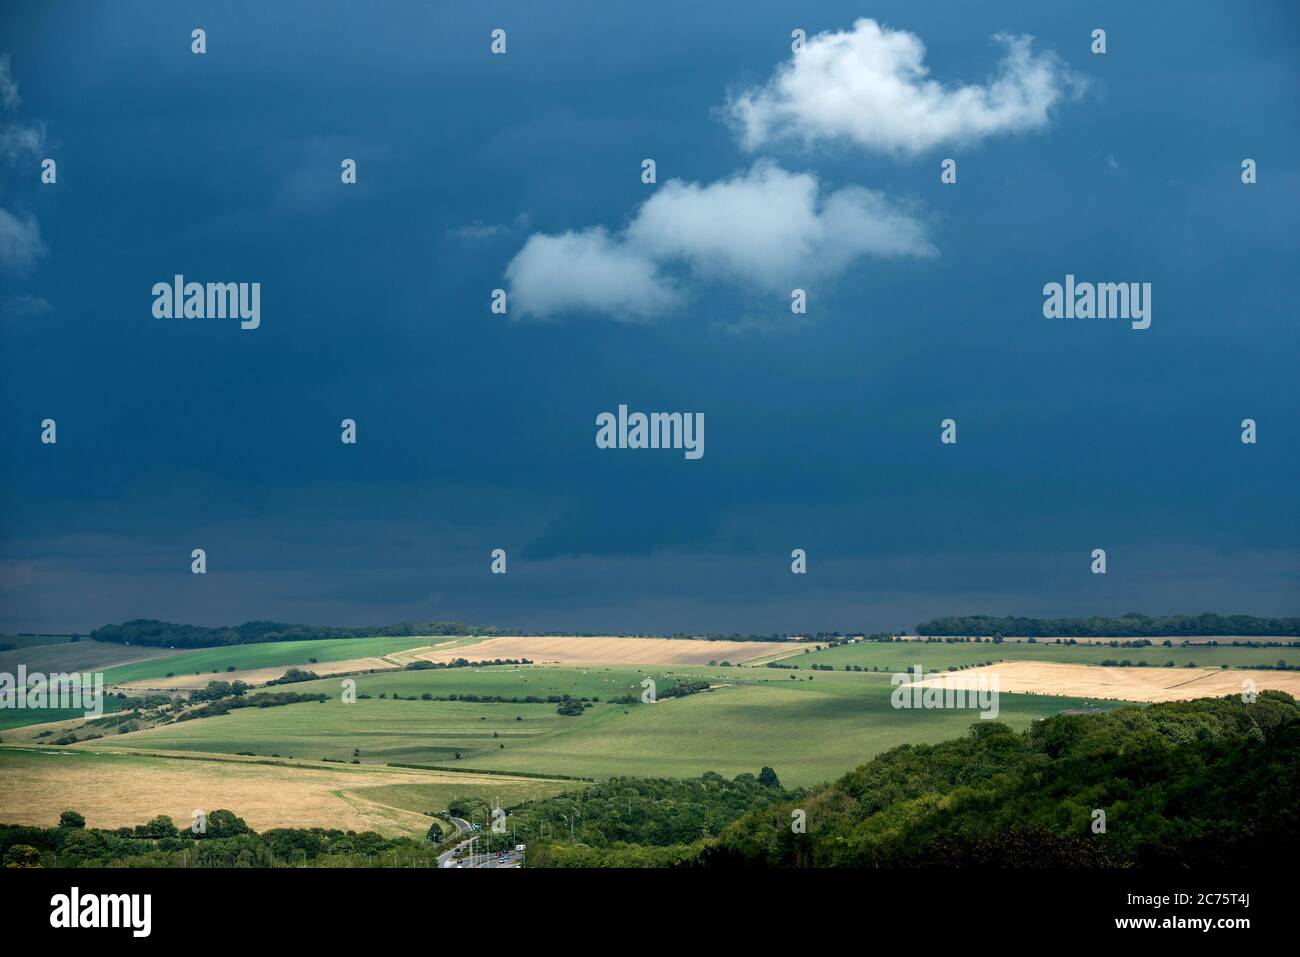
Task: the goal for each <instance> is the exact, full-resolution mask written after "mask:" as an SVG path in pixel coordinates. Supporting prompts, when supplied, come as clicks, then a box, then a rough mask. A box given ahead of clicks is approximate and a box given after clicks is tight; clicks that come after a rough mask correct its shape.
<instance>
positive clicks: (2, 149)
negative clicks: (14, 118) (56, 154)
mask: <svg viewBox="0 0 1300 957" xmlns="http://www.w3.org/2000/svg"><path fill="white" fill-rule="evenodd" d="M44 147H45V128H44V127H43V126H23V125H21V124H19V123H6V124H4V125H3V126H0V157H4V159H5V160H6V161H7V162H11V163H12V162H13V161H14V160H16V159H18V158H19V157H21V156H24V155H32V156H40V155H41V154H42V152H44Z"/></svg>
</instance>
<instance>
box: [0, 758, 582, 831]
mask: <svg viewBox="0 0 1300 957" xmlns="http://www.w3.org/2000/svg"><path fill="white" fill-rule="evenodd" d="M571 787H572V784H567V785H566V784H560V783H556V782H548V781H533V780H522V779H517V778H506V777H497V776H491V775H460V774H449V773H437V772H428V771H411V770H399V769H395V768H380V767H357V766H346V765H345V766H342V767H338V768H332V767H329V766H328V765H325V766H322V765H314V766H304V765H285V766H279V765H271V764H258V763H254V762H253V761H251V760H245V759H238V758H236V759H231V758H223V759H220V760H206V759H190V760H182V759H178V758H175V757H153V756H150V755H135V754H111V753H94V752H90V751H84V750H58V751H53V750H41V751H34V750H33V751H26V750H16V749H0V821H4V822H5V823H10V824H42V825H52V824H56V823H58V818H59V812H60V811H63V810H65V809H69V808H70V809H73V810H77V811H80V812H81V813H82V814H84V815H85V817H86V822H87V824H88V825H89V826H91V827H123V826H127V825H135V824H143V823H144V822H145V821H148V820H149V819H150V818H152V817H154V816H155V815H157V814H167V815H169V816H170V817H171V818H172V819H173V821H175V822H176V824H177V825H178V826H182V827H184V826H187V825H188V824H189V823H190V822H191V820H192V817H191V815H192V813H193V812H194V810H195V809H200V810H204V811H213V810H216V809H218V808H226V809H228V810H232V811H234V812H235V813H236V814H238V815H239V816H240V817H242V818H244V820H246V821H247V822H248V824H249V825H250V826H251V827H253V828H254V829H256V830H263V829H267V828H272V827H331V828H340V829H342V830H355V831H367V830H370V831H378V832H379V833H380V834H385V835H396V834H407V835H412V836H423V835H424V833H425V832H426V831H427V830H428V829H429V824H430V818H429V817H428V816H426V815H425V814H424V813H423V812H424V811H426V810H431V811H441V810H443V809H445V808H446V807H447V805H448V803H449V802H450V801H452V800H453V799H455V798H457V797H469V796H476V797H483V798H486V799H489V800H494V799H499V800H500V801H501V802H502V803H503V804H505V805H507V806H509V805H512V804H516V803H519V802H521V801H525V800H532V799H536V798H541V797H549V796H551V795H553V794H558V793H560V791H562V790H565V789H566V788H571Z"/></svg>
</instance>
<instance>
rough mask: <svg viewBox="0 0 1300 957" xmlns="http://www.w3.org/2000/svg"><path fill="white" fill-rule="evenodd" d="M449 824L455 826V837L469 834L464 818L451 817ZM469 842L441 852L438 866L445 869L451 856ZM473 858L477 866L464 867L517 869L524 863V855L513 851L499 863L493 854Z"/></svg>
mask: <svg viewBox="0 0 1300 957" xmlns="http://www.w3.org/2000/svg"><path fill="white" fill-rule="evenodd" d="M451 823H452V824H454V825H456V834H457V835H461V834H469V833H470V832H471V829H470V825H469V821H466V820H465V819H464V818H459V817H453V818H451ZM470 840H471V839H470V838H467V839H465V840H463V841H461V842H460V843H459V844H457V845H456V846H455V847H453V848H451V850H448V851H443V852H442V853H441V854H439V855H438V866H439V867H446V866H447V862H448V861H450V860H451V858H452V856H453V855H454V854H455V853H456V851H458V850H460V849H461V848H464V847H468V846H469V843H470ZM474 858H475V860H477V861H478V863H477V864H471V863H466V864H465V865H464V866H466V867H518V866H519V865H520V864H522V863H523V862H524V855H523V854H520V853H519V852H517V851H515V850H511V851H509V852H508V853H507V855H506V859H505V860H504V861H499V862H498V860H497V856H496V855H495V854H475V855H474Z"/></svg>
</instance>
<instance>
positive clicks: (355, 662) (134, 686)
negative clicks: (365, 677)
mask: <svg viewBox="0 0 1300 957" xmlns="http://www.w3.org/2000/svg"><path fill="white" fill-rule="evenodd" d="M291 667H294V668H299V669H300V670H302V671H310V672H313V673H314V674H316V675H319V676H320V677H322V678H324V677H326V676H328V675H342V674H349V673H354V672H358V671H386V670H392V669H396V668H400V667H402V665H401V664H399V663H398V662H397V661H390V660H389V659H388V658H386V657H385V658H352V659H349V660H347V661H321V662H317V663H316V664H306V663H304V664H301V665H277V666H276V667H274V668H246V669H244V670H243V671H220V672H215V673H207V674H201V675H175V676H174V677H171V678H142V679H140V680H139V681H125V682H123V683H121V684H118V685H114V686H113V690H115V691H125V692H127V693H130V694H139V693H141V692H145V691H191V690H193V689H195V688H206V687H207V686H208V682H209V681H242V682H244V684H249V685H263V684H266V683H267V682H268V681H271V680H272V679H275V678H279V677H281V676H282V675H283V674H284V673H285V672H286V671H288V670H289V668H291Z"/></svg>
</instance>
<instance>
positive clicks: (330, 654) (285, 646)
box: [104, 637, 475, 685]
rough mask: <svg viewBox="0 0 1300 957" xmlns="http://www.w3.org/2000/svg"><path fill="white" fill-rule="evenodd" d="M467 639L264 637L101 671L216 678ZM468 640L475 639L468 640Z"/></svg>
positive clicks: (115, 678) (127, 676) (137, 677)
mask: <svg viewBox="0 0 1300 957" xmlns="http://www.w3.org/2000/svg"><path fill="white" fill-rule="evenodd" d="M465 640H466V639H458V638H440V637H411V638H330V639H326V640H323V641H267V642H262V643H259V644H252V645H229V646H227V647H224V648H204V649H201V650H199V651H184V652H178V653H177V654H176V655H175V657H173V658H170V659H168V660H166V661H141V662H137V663H135V664H133V665H124V666H121V667H116V668H110V669H108V671H106V672H105V674H104V682H105V684H108V685H118V684H125V683H127V682H134V681H142V680H144V679H147V678H162V677H164V676H165V675H166V674H167V673H168V672H171V673H172V674H173V676H181V675H210V676H211V678H214V679H215V678H218V677H221V676H222V675H223V674H224V673H225V672H226V671H227V670H228V669H230V668H232V667H233V668H234V669H235V671H250V670H253V669H260V668H280V669H281V673H283V669H284V668H287V667H289V666H290V665H300V666H307V665H308V663H309V662H310V660H311V659H312V658H315V659H316V661H317V662H318V663H319V662H330V661H345V660H348V659H354V658H379V657H387V656H390V655H395V654H396V653H399V652H403V651H406V650H407V649H410V648H425V647H428V646H430V645H437V644H440V643H443V642H445V643H447V645H448V646H450V645H453V644H459V643H462V642H464V641H465ZM469 640H470V641H473V640H475V639H469Z"/></svg>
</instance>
